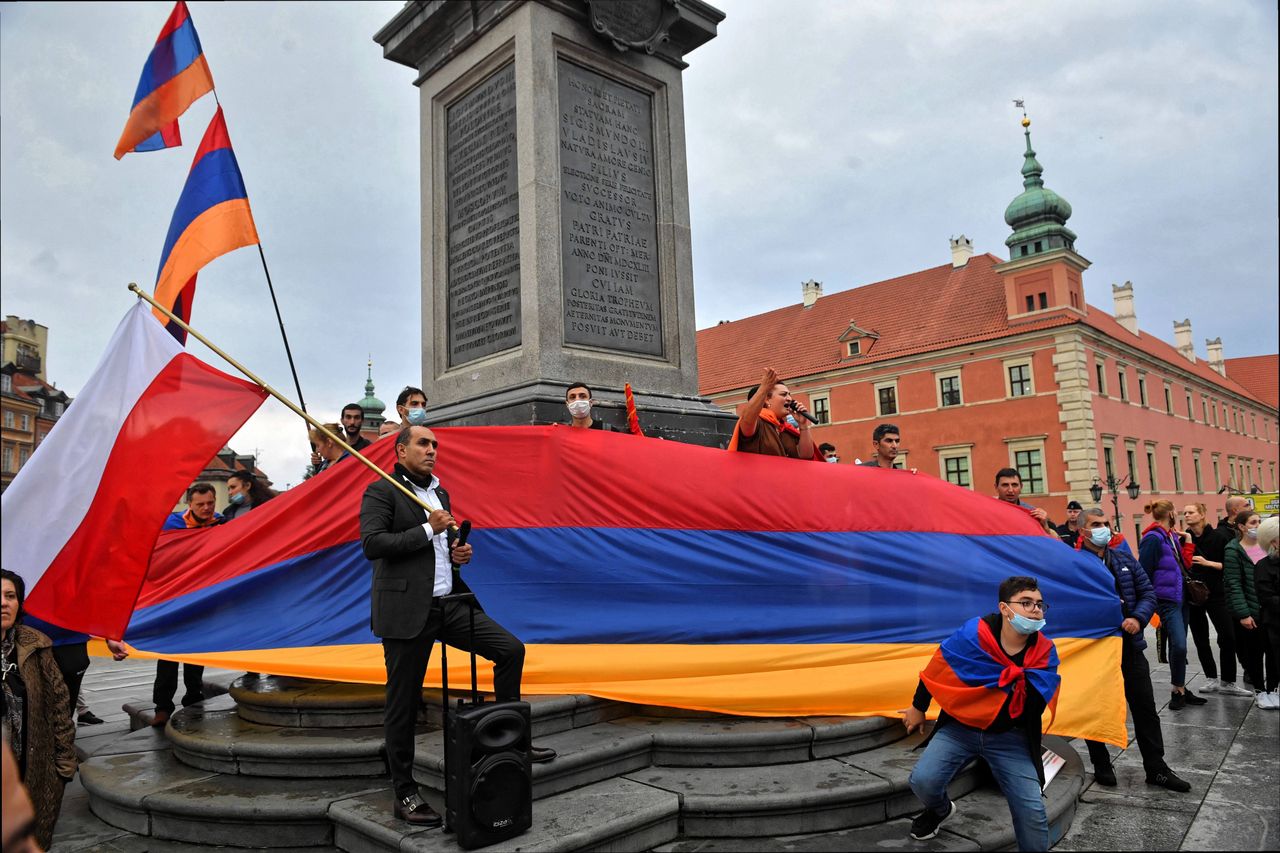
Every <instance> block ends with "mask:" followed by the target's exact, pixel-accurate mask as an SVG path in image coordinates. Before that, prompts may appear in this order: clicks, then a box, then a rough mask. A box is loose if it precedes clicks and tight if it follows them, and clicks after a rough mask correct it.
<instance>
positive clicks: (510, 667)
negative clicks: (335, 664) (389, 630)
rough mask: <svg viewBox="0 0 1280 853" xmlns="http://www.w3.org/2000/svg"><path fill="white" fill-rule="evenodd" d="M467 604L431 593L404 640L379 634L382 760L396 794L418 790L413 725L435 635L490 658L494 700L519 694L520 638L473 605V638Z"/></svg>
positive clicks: (469, 607)
mask: <svg viewBox="0 0 1280 853" xmlns="http://www.w3.org/2000/svg"><path fill="white" fill-rule="evenodd" d="M471 609H472V608H471V605H469V604H467V603H465V602H461V601H445V602H441V600H440V599H438V598H434V599H432V600H431V610H430V611H429V612H428V613H427V624H426V626H425V627H423V629H422V631H421V632H420V633H419V634H418V636H416V637H413V638H412V639H409V640H397V639H393V638H390V637H383V638H382V654H383V657H384V658H385V660H386V664H387V704H386V708H385V710H384V711H383V732H384V734H385V737H386V742H387V765H388V767H389V768H390V769H391V785H392V788H393V789H394V790H395V795H396V797H397V799H398V798H401V797H407V796H409V795H410V794H415V793H417V790H418V789H417V785H416V784H415V783H414V781H413V734H414V733H413V728H414V723H415V722H416V720H417V716H418V706H419V705H421V704H422V679H423V678H424V677H425V676H426V674H427V661H428V660H430V658H431V646H432V644H434V643H435V641H436V640H440V641H441V642H444V643H446V644H448V645H450V646H453V647H454V648H458V649H465V650H468V651H475V652H476V653H477V654H478V655H480V656H481V657H485V658H488V659H489V660H491V661H493V692H494V695H495V696H496V697H497V699H498V701H499V702H514V701H517V700H518V699H519V698H520V676H521V674H522V673H523V672H524V643H522V642H520V641H519V640H518V639H516V638H515V636H514V635H513V634H512V633H511V632H510V631H508V630H507V629H506V628H503V627H502V626H501V625H499V624H498V623H497V622H495V621H493V620H492V619H490V618H489V617H488V616H487V615H486V614H485V612H484V611H483V610H479V609H476V611H475V634H474V644H473V643H472V633H471V629H470V619H471V613H470V611H471Z"/></svg>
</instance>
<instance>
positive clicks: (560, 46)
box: [375, 0, 733, 445]
mask: <svg viewBox="0 0 1280 853" xmlns="http://www.w3.org/2000/svg"><path fill="white" fill-rule="evenodd" d="M723 17H724V16H723V14H722V13H721V12H719V11H717V10H716V9H714V8H712V7H711V6H708V5H707V4H705V3H702V2H701V0H633V2H628V3H612V2H608V3H604V2H595V0H544V2H526V3H520V2H512V1H511V0H508V1H507V2H503V0H497V2H490V3H427V2H420V3H411V4H409V5H407V6H406V7H405V8H404V9H403V10H402V11H401V12H400V13H399V14H398V15H397V16H396V17H395V18H394V19H393V20H392V21H391V22H390V23H388V24H387V26H386V27H384V28H383V29H382V30H381V31H380V32H379V33H378V34H377V35H376V36H375V40H376V41H377V42H378V43H379V44H381V45H382V46H383V50H384V55H385V56H386V57H387V58H388V59H390V60H392V61H395V62H400V63H402V64H405V65H409V66H411V67H413V68H415V69H417V70H418V72H419V76H418V78H417V80H416V81H415V82H416V84H417V85H418V86H419V87H420V89H421V116H422V204H423V216H422V257H423V264H422V275H423V281H422V288H423V291H422V292H423V300H422V315H423V316H422V328H423V378H422V384H423V389H424V390H425V391H426V393H427V397H428V400H429V406H428V415H429V419H430V421H431V422H432V423H438V424H445V423H448V424H498V423H501V424H514V423H536V422H542V423H546V422H549V421H550V422H557V421H566V420H567V413H566V412H565V409H564V391H565V388H566V386H568V384H569V383H570V382H586V383H587V384H588V385H589V386H590V387H591V388H592V390H593V391H595V392H596V399H597V400H598V401H600V402H601V403H602V404H603V405H602V406H601V407H600V409H599V414H601V415H602V416H603V417H604V419H605V420H607V421H612V422H614V423H616V424H618V425H621V423H622V422H623V421H624V420H625V418H613V417H610V414H611V410H612V409H613V406H614V405H620V401H621V392H622V388H623V385H624V384H625V383H628V382H629V383H631V385H632V388H633V389H634V390H635V392H636V394H637V403H638V406H639V408H640V410H641V418H642V422H643V423H644V426H645V428H646V432H647V433H650V434H658V435H663V436H664V437H669V438H678V439H679V440H682V441H692V442H695V443H699V444H709V445H717V444H722V443H724V441H725V440H726V439H727V438H728V435H729V434H730V432H731V431H732V425H733V416H732V415H730V414H726V413H724V412H721V411H720V410H719V409H717V408H716V407H715V406H714V405H713V404H711V403H710V402H709V401H706V400H704V399H702V398H699V397H698V396H697V353H696V348H695V332H694V312H693V264H692V256H691V243H690V231H689V199H688V180H687V175H686V164H685V146H684V106H683V94H682V87H681V73H682V71H683V69H684V67H685V63H684V61H683V59H682V57H683V56H684V55H685V54H687V53H688V52H689V51H692V50H693V49H694V48H696V47H698V46H699V45H701V44H703V43H705V42H707V41H708V40H710V39H711V38H713V37H714V35H715V27H716V24H717V23H718V22H719V21H720V20H722V19H723Z"/></svg>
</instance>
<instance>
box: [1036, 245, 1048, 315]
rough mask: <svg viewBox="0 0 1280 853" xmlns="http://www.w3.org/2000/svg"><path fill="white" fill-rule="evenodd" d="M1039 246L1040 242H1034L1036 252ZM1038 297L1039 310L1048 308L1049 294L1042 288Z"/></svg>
mask: <svg viewBox="0 0 1280 853" xmlns="http://www.w3.org/2000/svg"><path fill="white" fill-rule="evenodd" d="M1039 246H1040V244H1039V243H1037V244H1036V251H1037V252H1038V251H1040V248H1039ZM1039 298H1040V310H1041V311H1043V310H1044V309H1046V308H1048V307H1049V294H1047V293H1045V292H1044V291H1043V290H1042V291H1040V297H1039Z"/></svg>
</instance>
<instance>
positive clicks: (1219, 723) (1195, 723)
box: [1160, 693, 1253, 731]
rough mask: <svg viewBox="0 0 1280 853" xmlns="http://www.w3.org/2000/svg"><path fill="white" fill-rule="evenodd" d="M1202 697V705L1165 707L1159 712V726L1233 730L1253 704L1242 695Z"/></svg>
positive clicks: (1164, 727)
mask: <svg viewBox="0 0 1280 853" xmlns="http://www.w3.org/2000/svg"><path fill="white" fill-rule="evenodd" d="M1204 698H1205V699H1207V700H1208V702H1206V703H1205V704H1204V705H1189V706H1187V707H1186V708H1183V709H1182V710H1181V711H1170V710H1168V709H1167V708H1166V709H1165V710H1164V711H1162V712H1161V714H1160V726H1161V728H1162V729H1168V728H1194V729H1208V728H1218V729H1229V730H1231V731H1235V730H1236V729H1238V728H1239V727H1240V723H1241V722H1242V721H1243V720H1244V718H1245V715H1246V714H1248V712H1249V708H1250V706H1251V705H1253V700H1252V699H1250V698H1247V697H1244V696H1219V695H1217V694H1216V693H1214V694H1209V695H1208V696H1205V697H1204Z"/></svg>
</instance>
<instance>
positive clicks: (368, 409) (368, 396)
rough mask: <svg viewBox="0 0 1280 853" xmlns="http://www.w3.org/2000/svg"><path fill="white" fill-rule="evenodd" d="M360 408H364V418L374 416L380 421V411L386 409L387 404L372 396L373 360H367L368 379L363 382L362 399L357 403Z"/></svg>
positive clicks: (366, 419)
mask: <svg viewBox="0 0 1280 853" xmlns="http://www.w3.org/2000/svg"><path fill="white" fill-rule="evenodd" d="M359 406H360V408H362V409H364V419H365V421H366V422H367V421H369V420H370V419H372V418H376V419H377V420H378V421H379V422H381V421H382V413H383V412H385V411H386V410H387V406H386V404H385V403H383V402H382V401H381V400H379V399H378V398H377V397H375V396H373V362H372V361H370V362H369V374H368V380H367V381H366V382H365V383H364V399H363V400H361V401H360V403H359Z"/></svg>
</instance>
